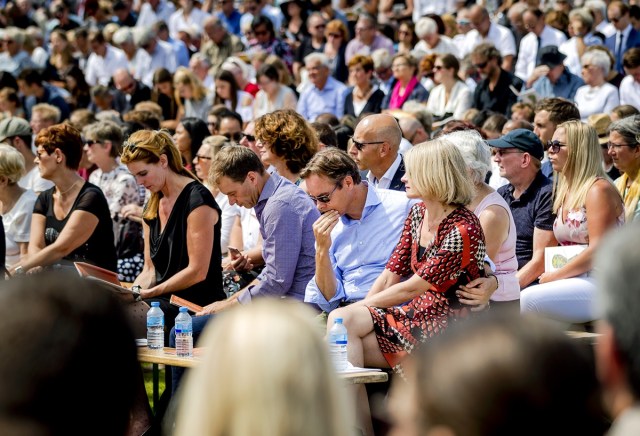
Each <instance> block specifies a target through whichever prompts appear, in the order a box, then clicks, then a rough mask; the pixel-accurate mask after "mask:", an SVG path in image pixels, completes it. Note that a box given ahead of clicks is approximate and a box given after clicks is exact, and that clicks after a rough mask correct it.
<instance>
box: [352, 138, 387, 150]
mask: <svg viewBox="0 0 640 436" xmlns="http://www.w3.org/2000/svg"><path fill="white" fill-rule="evenodd" d="M351 142H353V146H354V147H355V148H356V150H358V151H362V149H363V148H364V146H365V145H376V144H384V141H371V142H360V141H356V140H355V139H354V138H353V136H352V137H351Z"/></svg>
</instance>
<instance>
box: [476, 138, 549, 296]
mask: <svg viewBox="0 0 640 436" xmlns="http://www.w3.org/2000/svg"><path fill="white" fill-rule="evenodd" d="M488 143H489V145H490V146H491V147H493V148H494V152H495V154H494V157H493V160H494V162H495V163H496V164H498V169H499V172H500V176H501V177H504V178H506V179H507V180H508V181H509V184H507V185H505V186H502V187H501V188H499V189H498V193H499V194H500V195H501V196H502V198H504V199H505V201H506V202H507V204H508V205H509V207H510V208H511V214H512V215H513V220H514V222H515V224H516V234H517V239H516V257H517V258H518V272H517V274H516V276H517V277H518V280H519V282H520V289H524V288H525V287H527V286H529V285H531V284H535V283H536V281H537V279H538V277H539V276H540V275H541V274H542V273H543V272H544V249H545V247H551V246H554V245H557V242H556V239H555V237H554V236H553V221H554V219H555V216H554V215H553V209H552V206H553V192H552V183H551V181H550V180H549V179H548V178H547V177H545V176H544V175H543V174H542V171H540V166H541V164H540V161H541V160H542V157H543V156H544V150H543V147H542V142H541V141H540V139H539V138H538V137H537V136H536V135H535V133H533V132H531V131H530V130H526V129H515V130H512V131H511V132H509V133H507V134H506V135H504V136H502V137H501V138H498V139H493V140H490V141H488Z"/></svg>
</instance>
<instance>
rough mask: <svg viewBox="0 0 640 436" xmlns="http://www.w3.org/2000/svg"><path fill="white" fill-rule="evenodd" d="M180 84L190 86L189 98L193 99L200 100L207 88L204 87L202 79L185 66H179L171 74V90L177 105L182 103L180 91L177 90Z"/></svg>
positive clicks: (206, 92) (205, 94)
mask: <svg viewBox="0 0 640 436" xmlns="http://www.w3.org/2000/svg"><path fill="white" fill-rule="evenodd" d="M180 85H186V86H190V87H191V92H192V96H191V100H194V101H200V100H202V99H203V98H205V97H206V96H207V94H208V91H207V88H205V86H204V85H203V84H202V81H201V80H200V79H199V78H198V77H197V76H196V75H195V74H194V73H193V72H192V71H191V70H189V69H188V68H185V67H179V68H178V69H177V70H176V72H175V74H174V75H173V88H174V91H173V92H174V97H175V100H176V102H177V103H178V104H179V105H182V99H181V98H180V91H179V90H178V87H179V86H180Z"/></svg>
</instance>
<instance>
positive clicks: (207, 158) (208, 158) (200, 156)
mask: <svg viewBox="0 0 640 436" xmlns="http://www.w3.org/2000/svg"><path fill="white" fill-rule="evenodd" d="M196 159H198V162H200V161H201V160H211V157H210V156H202V155H201V154H196Z"/></svg>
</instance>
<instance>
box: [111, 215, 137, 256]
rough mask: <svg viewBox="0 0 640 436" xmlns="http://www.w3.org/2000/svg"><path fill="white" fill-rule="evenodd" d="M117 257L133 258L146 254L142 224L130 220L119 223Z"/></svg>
mask: <svg viewBox="0 0 640 436" xmlns="http://www.w3.org/2000/svg"><path fill="white" fill-rule="evenodd" d="M116 236H117V238H116V241H117V243H116V255H117V257H118V259H126V258H132V257H134V256H135V255H136V254H140V253H143V252H144V240H143V237H142V224H140V223H139V222H136V221H132V220H130V219H123V220H122V221H120V222H119V223H118V234H117V235H116Z"/></svg>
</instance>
